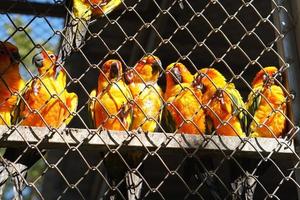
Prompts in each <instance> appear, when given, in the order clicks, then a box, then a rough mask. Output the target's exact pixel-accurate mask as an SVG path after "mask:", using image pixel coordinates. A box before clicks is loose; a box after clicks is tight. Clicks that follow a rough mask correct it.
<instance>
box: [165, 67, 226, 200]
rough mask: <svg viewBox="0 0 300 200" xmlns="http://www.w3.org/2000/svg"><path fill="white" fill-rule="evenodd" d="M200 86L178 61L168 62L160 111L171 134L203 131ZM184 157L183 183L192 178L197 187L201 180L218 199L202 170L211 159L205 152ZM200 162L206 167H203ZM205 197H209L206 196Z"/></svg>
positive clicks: (214, 185) (212, 179) (210, 163)
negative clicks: (198, 155)
mask: <svg viewBox="0 0 300 200" xmlns="http://www.w3.org/2000/svg"><path fill="white" fill-rule="evenodd" d="M202 99H203V96H202V88H201V85H197V84H196V82H195V76H194V75H192V74H191V73H190V72H189V70H188V69H187V67H186V66H185V65H184V64H182V63H179V62H177V63H171V64H170V65H168V66H167V68H166V91H165V93H164V100H165V102H166V105H165V108H164V111H163V119H164V121H163V125H164V127H166V129H165V130H166V131H168V132H171V133H174V132H176V133H182V134H198V135H203V134H205V133H206V119H205V118H206V115H205V111H204V109H203V107H202ZM199 159H200V161H201V163H199V160H198V159H197V158H196V157H195V156H192V157H187V158H186V160H185V162H184V164H183V169H184V171H183V177H184V178H185V180H186V181H187V182H190V183H191V182H193V180H194V179H193V178H195V180H196V183H197V187H198V186H199V183H200V182H201V184H202V183H204V184H205V185H206V187H207V189H208V191H209V192H210V194H211V196H212V198H213V199H216V200H221V197H220V195H219V194H218V188H217V183H216V180H215V179H214V178H213V177H211V176H210V175H209V174H208V173H207V172H206V171H209V170H210V169H211V168H212V158H211V157H207V156H205V155H203V156H201V157H200V158H199ZM203 165H204V166H205V168H206V169H204V168H203ZM207 198H208V199H209V198H210V196H208V197H207Z"/></svg>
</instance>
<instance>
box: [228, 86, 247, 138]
mask: <svg viewBox="0 0 300 200" xmlns="http://www.w3.org/2000/svg"><path fill="white" fill-rule="evenodd" d="M227 92H228V93H229V95H230V98H231V101H232V102H231V104H232V107H233V112H234V113H235V115H236V116H237V117H238V119H239V121H240V124H241V126H242V130H243V131H244V132H245V133H246V132H247V124H248V123H247V121H248V120H247V111H246V108H245V103H244V102H243V99H242V96H241V95H240V93H239V91H237V90H236V89H235V88H229V89H228V90H227Z"/></svg>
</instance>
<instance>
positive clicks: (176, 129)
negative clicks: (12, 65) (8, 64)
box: [0, 0, 300, 199]
mask: <svg viewBox="0 0 300 200" xmlns="http://www.w3.org/2000/svg"><path fill="white" fill-rule="evenodd" d="M113 3H114V4H116V5H117V4H118V6H115V7H113V9H108V5H111V4H113ZM76 4H80V5H81V6H82V7H78V8H77V7H76ZM299 6H300V5H299V3H297V2H291V1H284V0H267V1H259V0H236V1H230V0H205V1H191V0H138V1H133V0H121V1H119V0H103V1H101V0H99V1H95V0H74V1H73V0H72V1H71V0H28V1H17V0H6V1H3V2H1V4H0V10H1V13H0V18H1V21H2V22H3V26H2V27H1V28H0V36H1V41H2V42H3V43H1V44H2V48H3V49H7V47H6V46H5V44H4V43H5V42H10V43H12V44H13V45H15V46H16V47H17V48H18V49H19V54H20V56H21V58H20V60H19V68H20V69H19V74H20V75H21V77H22V79H23V80H24V85H25V86H24V87H22V89H20V90H19V91H17V90H16V89H15V88H11V86H10V81H9V79H10V78H12V77H9V76H8V75H6V74H7V73H6V72H4V73H2V71H1V84H0V87H2V88H3V89H2V88H1V90H2V91H9V95H8V96H7V97H6V96H5V95H6V93H5V94H4V92H3V96H4V99H3V100H1V98H0V100H1V101H2V103H1V105H0V109H1V107H2V108H3V109H4V108H7V105H6V103H7V102H10V101H9V100H10V99H11V98H12V97H14V98H16V99H18V101H17V102H16V103H15V104H14V106H13V109H12V110H11V112H10V113H9V115H11V118H12V119H11V120H9V123H8V122H7V121H6V120H5V115H4V114H3V113H0V116H1V120H2V121H3V125H2V126H1V129H0V135H1V140H0V145H1V147H2V148H3V149H2V152H3V153H2V154H1V166H0V167H1V168H0V169H1V170H0V175H1V176H0V179H1V186H0V194H1V197H2V198H3V199H13V198H15V199H113V198H115V199H298V192H299V191H298V190H299V183H298V181H299V172H298V170H299V169H298V165H299V156H298V153H297V152H298V151H297V150H298V148H297V147H298V146H297V145H298V144H297V141H298V140H297V139H298V130H299V114H298V113H299V112H300V110H299V109H300V108H299V97H298V95H297V93H298V92H300V90H299V85H300V84H299V81H300V79H299V78H298V74H299V70H300V69H299V63H298V46H299V38H298V32H299V26H298V24H297V23H296V22H297V20H298V15H297V13H298V7H299ZM80 9H82V10H80ZM106 10H108V11H106ZM76 13H77V14H76ZM78 13H80V14H78ZM87 16H88V17H87ZM89 18H90V19H89ZM46 50H47V51H48V50H51V51H53V52H55V54H57V59H56V58H55V59H52V57H51V56H52V54H51V53H50V52H46V53H44V54H43V56H44V58H43V59H46V60H47V59H48V60H50V62H49V66H50V67H48V68H47V69H46V70H45V71H43V69H42V68H43V67H38V66H39V64H38V63H39V62H40V61H39V60H38V59H42V58H40V57H37V55H38V56H41V54H40V52H41V51H42V52H43V51H46ZM144 56H148V57H147V58H151V59H152V62H155V63H156V64H155V65H156V66H155V67H158V68H159V69H158V71H159V72H158V74H157V76H158V80H157V83H158V86H159V87H160V88H161V89H162V92H160V90H159V89H157V87H156V86H154V85H153V84H155V83H153V82H151V81H148V80H146V79H145V77H143V76H142V75H140V74H139V72H138V70H137V68H136V66H138V65H139V64H145V63H147V62H148V60H143V59H142V58H143V57H144ZM154 56H157V57H154ZM9 57H10V58H12V53H9ZM112 59H114V60H118V61H119V62H117V61H114V63H113V64H114V67H115V68H116V67H117V68H118V69H116V70H117V72H118V73H117V75H112V74H116V72H112V71H110V72H109V73H107V71H105V68H104V67H103V66H104V65H105V63H106V64H107V61H109V60H112ZM151 59H150V60H151ZM158 59H159V60H160V62H158ZM1 62H2V61H1ZM116 63H117V64H116ZM171 63H174V64H171ZM170 64H171V65H172V66H171V67H170V69H169V68H168V69H167V66H170ZM177 64H182V65H184V66H185V67H186V69H187V70H188V71H190V73H191V74H192V75H194V74H196V73H198V75H199V74H200V75H201V74H202V76H204V77H206V78H208V80H209V81H210V82H211V83H212V84H213V85H214V87H215V89H217V92H216V91H215V93H214V96H213V97H210V99H209V101H208V102H204V100H203V101H202V97H203V96H205V94H206V90H208V89H207V88H206V90H203V88H202V87H203V85H201V84H199V85H197V84H198V78H199V76H197V75H195V76H192V75H191V77H192V79H193V80H191V81H188V82H185V78H186V77H184V76H188V75H186V74H181V76H177V73H180V72H178V71H176V70H175V71H173V70H172V69H173V68H176V67H177ZM1 65H3V66H4V65H5V62H4V61H3V64H1ZM107 65H109V64H107ZM116 65H117V66H116ZM121 65H122V66H121ZM157 65H158V66H157ZM3 66H2V68H3ZM180 66H181V65H180ZM267 66H276V67H277V69H278V71H277V72H276V73H275V74H274V75H276V76H275V77H271V78H274V79H272V81H273V82H267V84H266V85H267V86H268V87H269V84H271V85H277V86H276V87H277V89H272V90H276V91H277V90H279V93H280V94H278V95H279V96H280V95H281V93H282V95H283V97H282V98H281V99H283V101H282V102H280V103H279V104H280V105H279V106H278V107H274V104H272V103H273V101H275V100H273V99H270V98H271V97H272V98H273V96H272V95H271V97H269V96H267V95H266V94H265V93H263V91H262V90H259V91H258V90H257V88H255V87H254V86H253V79H254V77H255V75H256V74H257V73H258V72H259V71H260V70H265V71H264V72H266V69H265V67H267ZM110 67H111V68H113V67H112V64H110ZM152 67H154V66H153V65H152ZM52 68H55V70H56V71H54V72H53V71H52ZM204 68H209V69H211V68H215V69H216V70H218V71H219V72H220V73H221V74H222V75H223V76H224V77H225V78H226V83H225V85H222V86H219V85H218V83H217V82H215V81H214V79H213V78H211V77H209V76H208V75H207V73H206V74H205V72H203V71H201V69H204ZM176 69H177V68H176ZM178 69H179V67H178ZM180 70H181V69H180ZM122 71H123V72H122ZM128 72H132V73H133V74H134V75H135V76H137V78H136V79H140V85H143V87H142V89H141V91H139V90H138V91H139V92H138V93H137V94H135V95H134V94H133V91H132V90H130V91H131V92H129V93H132V95H133V96H132V98H130V96H131V95H130V94H129V95H128V96H126V94H125V93H126V87H127V86H124V87H123V83H122V84H120V83H119V81H122V82H124V85H129V84H130V83H131V82H130V81H129V82H130V83H128ZM50 73H54V75H53V74H52V75H53V77H51V78H48V75H49V74H50ZM181 73H183V72H181ZM101 75H102V76H103V77H104V79H103V80H102V81H103V82H105V83H106V85H105V87H103V88H100V86H99V85H100V84H101V83H100V82H101V81H99V80H100V78H99V79H98V77H99V76H101ZM277 75H278V77H277ZM111 76H118V77H119V79H118V80H112V79H111V80H110V78H111ZM279 76H282V77H283V79H282V80H280V79H279ZM168 77H169V79H170V80H173V81H174V82H175V83H176V85H178V88H177V90H176V92H175V93H174V92H173V93H174V94H172V91H171V92H170V93H171V96H172V95H173V96H172V97H174V98H173V99H172V100H170V101H169V100H168V98H167V97H166V96H167V95H166V93H167V92H168V90H169V89H170V88H168V86H167V85H168V83H167V82H168ZM170 77H171V78H170ZM172 77H173V78H172ZM174 77H175V78H174ZM268 78H270V77H268ZM136 79H133V80H136ZM179 79H180V80H179ZM181 79H182V80H181ZM200 79H201V80H200V81H202V79H203V77H200ZM133 82H134V81H133ZM154 82H155V81H154ZM175 83H174V84H175ZM2 85H3V86H2ZM195 85H197V87H200V86H201V88H200V90H201V92H203V94H202V96H197V95H198V92H199V91H198V90H197V87H196V90H194V89H195ZM233 85H234V86H235V88H236V90H234V89H232V87H233ZM264 86H265V85H264ZM264 86H261V87H264ZM214 87H213V88H214ZM41 88H44V90H42V89H41ZM58 88H59V89H58ZM95 88H96V92H98V93H97V94H96V95H92V93H91V92H92V91H93V90H94V89H95ZM111 88H115V90H114V92H111V91H110V89H111ZM149 88H150V89H149ZM270 88H272V87H271V86H270ZM278 88H280V89H278ZM97 89H98V90H97ZM146 90H150V91H152V92H150V93H149V94H146V95H143V92H144V91H146ZM230 91H238V93H240V95H241V100H242V101H244V102H250V101H251V99H250V100H249V98H250V96H251V95H252V96H254V97H256V96H255V95H261V96H262V97H261V99H262V100H260V101H264V102H265V104H266V106H267V107H268V106H269V107H270V109H269V110H268V109H267V111H262V112H263V113H264V114H265V118H264V119H263V121H260V122H257V120H258V118H256V116H255V115H254V114H255V113H251V111H250V109H249V108H248V107H247V105H248V103H246V106H244V105H243V103H242V104H239V103H238V102H237V101H236V100H235V99H234V97H232V96H230V94H231V93H230ZM270 91H271V89H270ZM280 91H282V92H280ZM30 92H31V94H30ZM110 92H111V93H112V94H110V95H111V96H110V97H108V99H109V100H107V101H110V100H111V99H112V100H113V101H114V103H112V104H110V103H107V102H106V100H105V99H104V98H105V97H103V96H105V94H107V93H110ZM218 92H219V94H220V95H217V93H218ZM0 93H1V91H0ZM72 93H74V94H76V96H78V103H77V102H76V103H74V104H76V106H75V107H77V109H75V110H74V109H73V107H72V106H73V103H72V102H73V99H70V100H69V99H68V98H69V96H68V95H69V94H72ZM119 93H120V94H119ZM229 93H230V94H229ZM249 94H250V95H249ZM271 94H273V93H271ZM30 95H32V96H30ZM114 95H116V96H117V97H115V96H114ZM118 95H119V96H118ZM181 95H182V96H184V95H190V96H189V98H187V100H184V101H185V102H180V103H179V104H181V105H183V106H182V107H178V106H177V99H178V98H179V97H182V96H181ZM1 96H2V95H1ZM228 96H229V98H227V97H228ZM275 96H276V95H275ZM73 97H74V96H73ZM141 97H143V98H148V100H149V98H150V100H152V103H150V109H149V111H148V110H147V111H145V110H143V109H144V107H143V105H140V104H139V103H137V102H138V101H139V100H140V99H139V98H141ZM43 98H44V99H43ZM151 98H152V99H151ZM204 98H205V97H203V99H204ZM214 98H215V99H216V100H214ZM226 98H227V100H228V99H229V100H228V102H229V106H230V108H228V107H226V106H227V105H226V102H225V103H224V102H223V101H225V100H224V99H226ZM274 98H275V97H274ZM39 99H42V100H41V102H42V103H41V104H42V105H40V104H39V105H38V107H34V105H35V104H36V102H39ZM120 99H123V100H122V101H123V103H122V102H121V103H120V102H118V101H119V100H120ZM157 100H159V103H158V104H159V105H156V104H155V103H153V101H157ZM120 101H121V100H120ZM278 101H279V100H278ZM53 102H55V103H53ZM124 102H125V103H124ZM213 102H217V103H218V104H217V105H221V108H224V110H222V109H221V108H220V109H217V110H215V108H214V107H213V106H214V105H215V104H214V103H213ZM56 103H57V104H56ZM106 103H107V104H106ZM91 105H92V107H91ZM96 105H98V107H102V111H100V110H101V109H100V108H98V110H97V106H96ZM276 105H277V104H276ZM51 106H53V108H51ZM55 106H56V107H55ZM156 106H159V109H158V110H157V112H158V113H156V114H155V115H152V114H148V112H149V113H150V110H152V111H153V110H155V109H157V108H156ZM222 106H224V107H222ZM115 107H116V108H117V111H116V112H114V111H113V108H115ZM283 107H286V111H285V110H284V109H283ZM58 108H60V109H58ZM55 109H58V110H55ZM91 109H94V110H93V111H92V115H93V116H94V118H92V120H91ZM99 109H100V110H99ZM127 109H128V110H129V111H128V112H130V113H131V114H132V112H136V110H138V111H137V112H139V114H141V115H142V116H143V117H142V118H143V120H144V121H143V122H142V123H140V124H139V125H138V127H136V128H132V126H129V124H130V123H131V124H133V122H132V121H134V120H136V118H137V116H136V115H137V114H136V115H134V114H133V115H128V113H127ZM134 109H136V110H134ZM145 109H146V108H145ZM228 109H232V111H230V112H229V111H228ZM257 109H259V108H257ZM62 110H63V111H62ZM0 111H1V110H0ZM189 111H190V112H192V114H191V115H189V116H188V115H186V114H185V113H186V112H189ZM219 111H220V114H218V112H219ZM3 112H4V111H3ZM52 112H53V115H51V116H50V117H49V118H48V115H47V113H52ZM154 112H155V111H154ZM201 112H202V114H199V113H201ZM226 112H229V113H230V116H229V117H227V118H226V117H225V118H222V116H221V115H222V114H224V113H226ZM265 112H269V113H265ZM62 113H63V114H62ZM98 113H100V114H98ZM101 113H102V114H101ZM174 113H175V114H174ZM209 113H210V114H209ZM274 113H277V114H278V113H279V114H278V115H280V116H278V115H277V116H274V115H275V114H274ZM241 114H244V115H246V116H247V120H248V122H245V123H247V129H246V131H245V132H248V130H249V129H251V127H255V126H257V127H258V128H257V127H256V128H257V129H260V128H263V127H265V129H266V130H265V132H269V135H268V136H264V135H263V134H262V135H259V136H255V137H254V136H251V134H250V133H249V134H247V133H246V134H245V135H241V134H239V133H238V132H239V131H237V130H236V129H235V128H234V125H233V122H232V119H236V118H239V117H240V115H241ZM149 115H150V116H149ZM169 115H173V116H172V117H170V116H169ZM175 115H176V117H177V118H176V119H174V118H175ZM103 116H105V117H104V118H105V119H104V120H102V121H101V119H102V118H101V117H103ZM198 116H199V117H203V116H204V117H205V118H202V120H204V122H203V123H204V124H205V128H206V131H205V133H202V130H201V131H200V129H201V128H200V127H199V126H200V125H199V124H198V121H196V118H197V117H198ZM134 117H135V118H134ZM207 117H208V118H207ZM276 117H277V118H280V117H281V120H283V121H285V125H283V123H284V122H282V121H281V122H280V121H279V122H278V121H276V120H275V119H273V118H276ZM16 118H17V119H16ZM71 118H72V120H71ZM129 118H130V119H129ZM160 118H161V120H159V119H160ZM170 118H172V120H173V123H174V124H171V126H173V127H171V129H170V128H169V125H170V124H169V123H170V121H169V119H170ZM270 118H271V119H270ZM69 120H71V121H70V123H69ZM97 120H98V121H97ZM176 120H178V121H179V122H178V121H176ZM209 120H211V121H210V123H212V124H209ZM213 120H215V121H213ZM249 120H250V121H249ZM37 121H38V122H37ZM99 121H100V122H99ZM110 121H113V123H112V124H111V125H109V122H110ZM174 121H175V122H174ZM253 121H254V122H253ZM145 123H152V124H155V126H156V127H157V128H156V129H155V130H154V129H149V130H147V129H146V128H144V125H143V124H145ZM239 123H242V122H239ZM54 124H55V125H54ZM95 124H98V125H96V126H95ZM116 124H117V125H118V124H119V125H120V127H121V128H120V127H119V128H116V129H115V128H113V127H115V126H117V125H116ZM216 124H217V125H216ZM251 124H252V125H251ZM185 126H192V127H193V128H191V129H189V128H187V129H184V128H185ZM222 126H227V128H228V127H229V129H230V127H231V129H232V130H233V132H235V133H234V134H233V135H232V134H229V133H228V134H226V132H225V133H222V134H221V133H220V132H219V131H220V130H221V127H222ZM280 126H284V127H283V128H281V131H280V133H277V134H276V133H275V132H276V131H275V129H276V128H278V127H280ZM194 129H196V130H197V131H195V130H194ZM279 129H280V128H279ZM186 130H187V131H186ZM188 130H194V132H189V131H188ZM207 130H209V131H207ZM227 131H228V130H227ZM7 152H10V154H9V153H7ZM12 154H13V155H12Z"/></svg>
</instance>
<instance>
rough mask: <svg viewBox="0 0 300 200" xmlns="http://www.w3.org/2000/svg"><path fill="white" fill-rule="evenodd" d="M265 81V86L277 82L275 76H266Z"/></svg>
mask: <svg viewBox="0 0 300 200" xmlns="http://www.w3.org/2000/svg"><path fill="white" fill-rule="evenodd" d="M263 83H264V84H263V85H264V86H265V87H270V86H272V85H274V84H275V78H274V77H273V76H267V77H266V78H264V80H263Z"/></svg>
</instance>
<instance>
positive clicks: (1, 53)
mask: <svg viewBox="0 0 300 200" xmlns="http://www.w3.org/2000/svg"><path fill="white" fill-rule="evenodd" d="M20 59H21V56H20V54H19V50H18V48H17V47H16V46H14V45H13V44H11V43H10V42H2V41H0V79H1V81H0V94H1V95H0V117H1V118H0V125H7V126H10V125H11V120H12V119H11V113H12V111H13V110H14V108H15V106H16V104H17V102H18V99H19V96H18V95H15V94H14V93H15V92H16V93H18V94H21V91H22V89H24V88H25V82H24V81H23V79H22V78H21V75H20V73H19V63H20Z"/></svg>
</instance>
